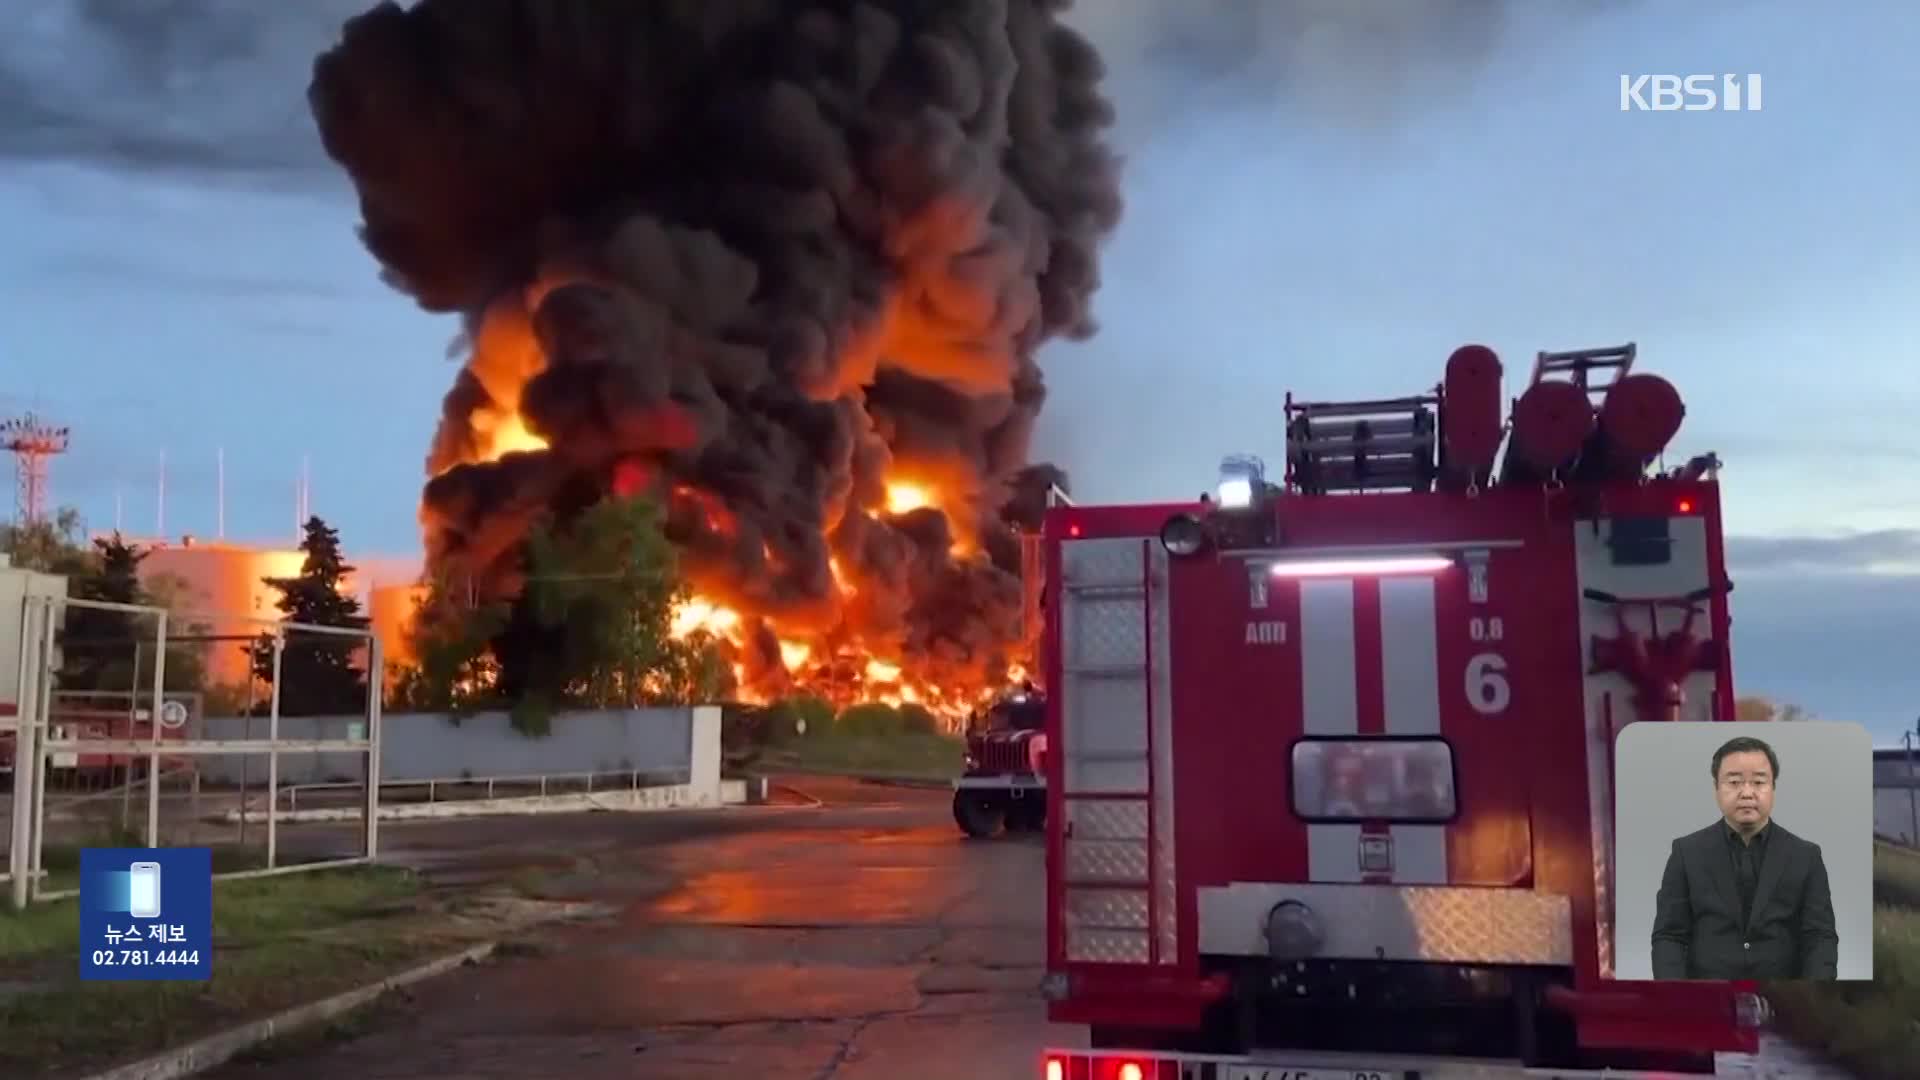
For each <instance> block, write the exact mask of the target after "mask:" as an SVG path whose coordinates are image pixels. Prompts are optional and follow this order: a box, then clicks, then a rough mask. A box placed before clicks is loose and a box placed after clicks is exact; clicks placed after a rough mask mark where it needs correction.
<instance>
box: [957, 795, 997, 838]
mask: <svg viewBox="0 0 1920 1080" xmlns="http://www.w3.org/2000/svg"><path fill="white" fill-rule="evenodd" d="M953 820H954V823H955V824H956V825H959V826H960V831H961V832H963V833H966V834H967V835H968V836H970V837H972V838H973V839H975V840H985V839H987V838H988V837H991V836H995V835H998V834H999V832H1000V829H1001V828H1002V827H1003V826H1005V825H1006V823H1007V805H1006V800H1005V799H1004V798H1003V797H1002V796H1000V795H995V794H989V793H987V792H983V791H956V792H954V793H953Z"/></svg>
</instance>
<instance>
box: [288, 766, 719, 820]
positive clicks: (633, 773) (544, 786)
mask: <svg viewBox="0 0 1920 1080" xmlns="http://www.w3.org/2000/svg"><path fill="white" fill-rule="evenodd" d="M602 780H606V781H614V783H603V784H601V786H600V787H599V788H595V787H594V784H595V782H596V781H602ZM571 781H584V788H583V790H584V791H585V793H586V794H589V795H591V794H593V793H594V792H595V791H596V790H598V791H602V792H605V791H612V790H616V789H617V788H620V787H624V788H626V789H628V790H630V791H638V790H639V789H641V788H643V787H656V786H663V785H670V784H674V783H680V782H683V781H679V780H676V779H673V778H672V777H671V775H670V774H668V773H664V772H661V771H658V770H649V769H628V770H624V771H619V772H609V771H605V770H602V771H596V772H561V773H521V774H509V775H504V776H442V777H432V778H429V779H424V780H382V781H380V790H381V793H382V794H383V795H384V794H385V793H387V792H390V791H393V790H395V789H415V790H417V789H420V788H425V789H426V792H427V800H426V801H427V802H429V803H432V802H438V801H439V796H440V792H441V791H442V790H443V789H447V788H485V789H486V795H485V796H483V797H484V798H488V799H491V798H494V797H495V791H496V789H497V788H499V787H506V786H511V787H521V788H526V787H537V788H538V789H539V797H540V798H543V799H544V798H546V797H547V796H548V794H549V793H550V788H551V787H552V786H553V785H554V784H556V783H563V782H571ZM365 787H366V784H365V783H364V782H362V781H359V780H330V781H316V782H314V783H309V784H294V785H292V786H290V787H283V788H281V789H280V793H281V794H282V795H285V796H286V801H287V810H288V812H292V811H295V810H298V809H299V808H300V794H301V793H302V792H308V793H314V792H322V791H360V790H362V789H364V788H365ZM568 793H569V794H570V793H571V789H569V791H568ZM509 797H512V796H509Z"/></svg>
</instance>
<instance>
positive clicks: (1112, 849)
mask: <svg viewBox="0 0 1920 1080" xmlns="http://www.w3.org/2000/svg"><path fill="white" fill-rule="evenodd" d="M1067 880H1069V881H1145V880H1147V845H1146V844H1144V843H1142V842H1140V841H1138V840H1068V841H1067Z"/></svg>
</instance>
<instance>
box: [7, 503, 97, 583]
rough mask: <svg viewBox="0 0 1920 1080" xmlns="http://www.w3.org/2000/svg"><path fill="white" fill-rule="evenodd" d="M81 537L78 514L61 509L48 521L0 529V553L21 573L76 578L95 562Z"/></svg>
mask: <svg viewBox="0 0 1920 1080" xmlns="http://www.w3.org/2000/svg"><path fill="white" fill-rule="evenodd" d="M85 536H86V527H85V523H84V522H83V521H82V520H81V518H80V511H78V510H75V509H73V508H72V507H70V506H69V507H62V508H61V509H60V510H59V511H58V512H57V513H55V514H54V516H53V517H52V518H50V519H47V518H43V519H41V520H39V521H30V522H27V523H26V524H24V525H4V526H0V551H4V552H6V553H7V555H8V556H10V557H11V558H12V560H13V565H15V566H18V567H20V568H22V569H24V570H38V571H40V572H41V573H43V574H63V575H66V576H67V577H70V578H71V577H79V576H81V575H83V574H86V573H88V572H89V571H90V570H91V569H92V568H93V560H94V558H95V556H94V553H93V552H92V551H89V550H88V549H87V545H86V543H85V540H84V538H85Z"/></svg>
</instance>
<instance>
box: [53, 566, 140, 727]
mask: <svg viewBox="0 0 1920 1080" xmlns="http://www.w3.org/2000/svg"><path fill="white" fill-rule="evenodd" d="M92 555H93V557H92V559H90V560H89V565H88V566H87V568H86V572H85V573H82V574H79V575H77V576H75V577H74V578H73V579H72V584H71V585H70V589H71V593H72V595H73V596H74V598H75V599H79V600H97V601H101V602H104V603H109V604H141V603H145V602H146V601H145V598H144V596H143V595H142V593H141V589H140V563H141V562H142V561H143V560H144V559H146V557H147V553H146V552H144V551H141V550H140V549H139V548H136V547H134V546H133V545H131V544H129V543H127V542H126V541H125V540H122V539H121V538H120V534H119V533H114V534H113V537H112V538H111V539H95V540H94V542H93V553H92ZM145 621H146V620H141V622H145ZM141 630H145V631H146V643H147V644H148V645H149V646H151V645H152V644H153V630H152V628H151V626H137V625H136V624H135V619H134V617H133V616H132V615H130V614H129V613H127V612H124V611H111V610H108V609H105V608H96V607H86V606H83V605H80V604H74V605H72V606H70V607H68V608H67V613H66V630H65V633H64V634H63V635H62V640H61V651H62V652H63V653H64V654H65V659H66V663H65V667H64V669H63V670H62V671H61V673H60V676H61V677H60V685H61V687H62V688H63V689H67V690H130V689H134V687H133V686H132V685H131V683H132V681H133V679H134V678H135V673H134V671H133V665H132V657H133V650H134V643H135V642H136V641H137V640H138V637H137V635H138V634H139V633H140V631H141Z"/></svg>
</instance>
